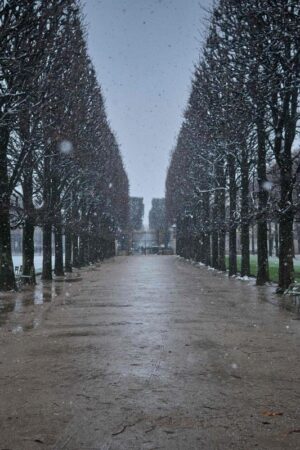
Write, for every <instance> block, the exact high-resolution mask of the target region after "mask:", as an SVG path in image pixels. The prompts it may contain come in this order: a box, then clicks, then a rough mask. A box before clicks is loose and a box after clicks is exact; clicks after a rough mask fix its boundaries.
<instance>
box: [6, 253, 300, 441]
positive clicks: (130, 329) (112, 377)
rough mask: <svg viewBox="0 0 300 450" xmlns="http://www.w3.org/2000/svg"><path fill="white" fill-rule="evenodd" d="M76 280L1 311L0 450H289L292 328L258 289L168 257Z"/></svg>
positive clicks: (297, 400) (126, 262)
mask: <svg viewBox="0 0 300 450" xmlns="http://www.w3.org/2000/svg"><path fill="white" fill-rule="evenodd" d="M80 275H81V277H82V279H81V280H78V281H77V282H59V281H56V282H53V283H51V284H46V285H44V286H42V285H39V286H38V287H37V288H36V289H35V291H34V292H33V291H31V290H27V291H26V292H25V293H22V294H17V295H16V294H14V295H12V294H10V295H6V296H4V295H2V297H0V305H1V306H0V311H2V312H0V325H1V328H0V383H1V384H0V387H1V394H0V395H1V396H0V399H1V401H0V450H36V449H47V450H48V449H52V450H54V449H55V450H62V449H64V450H65V449H66V450H92V449H93V450H96V449H97V450H100V449H101V450H140V449H148V450H150V449H151V450H154V449H168V450H176V449H178V450H185V449H187V450H192V449H195V450H196V449H197V450H198V449H212V450H219V449H220V450H224V449H236V450H243V449H247V450H252V449H255V448H257V449H267V450H271V449H272V450H273V449H280V450H285V449H293V450H294V449H300V407H299V405H300V383H299V381H300V358H299V354H300V352H299V343H300V321H299V320H298V319H299V316H298V315H297V314H296V313H293V312H288V311H286V310H283V309H282V308H280V307H279V306H278V305H277V299H276V297H275V295H271V294H270V289H268V288H259V289H257V288H256V287H254V286H252V285H251V283H248V282H241V281H237V280H232V279H228V278H227V277H225V276H224V275H222V274H219V273H217V272H215V271H214V272H213V271H209V270H207V269H206V268H201V267H194V266H193V265H191V264H188V263H187V262H185V261H183V260H181V259H178V258H176V257H168V256H137V257H128V258H127V257H122V258H116V259H115V260H114V261H110V262H106V263H104V264H103V265H101V267H100V268H90V269H89V270H83V271H81V272H80ZM272 302H273V303H274V304H272Z"/></svg>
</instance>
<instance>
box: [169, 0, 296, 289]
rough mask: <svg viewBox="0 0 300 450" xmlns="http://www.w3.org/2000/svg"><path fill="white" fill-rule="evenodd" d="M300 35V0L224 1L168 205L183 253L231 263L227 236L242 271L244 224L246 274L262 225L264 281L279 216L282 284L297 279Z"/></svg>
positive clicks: (181, 139)
mask: <svg viewBox="0 0 300 450" xmlns="http://www.w3.org/2000/svg"><path fill="white" fill-rule="evenodd" d="M299 44H300V4H299V1H298V0H276V1H275V0H274V1H273V0H272V1H270V0H254V1H253V0H244V1H243V2H240V1H238V0H219V2H218V3H217V5H216V6H215V8H214V9H213V11H212V14H211V21H210V26H209V30H208V35H207V39H206V42H205V45H204V49H203V52H202V55H201V58H200V61H199V63H198V64H197V66H196V67H195V71H194V76H193V81H192V89H191V94H190V98H189V102H188V105H187V108H186V111H185V115H184V121H183V124H182V126H181V129H180V132H179V135H178V140H177V144H176V147H175V149H174V151H173V153H172V158H171V162H170V166H169V169H168V174H167V180H166V205H167V213H168V218H169V221H170V222H173V223H174V222H176V224H177V249H178V253H179V254H180V255H183V256H185V257H189V258H194V259H196V260H198V261H202V262H203V263H205V264H209V265H212V266H213V267H215V268H218V269H220V270H225V268H226V266H225V242H226V237H227V239H228V249H229V274H230V275H234V274H236V273H237V232H239V234H240V239H241V275H249V274H250V251H249V246H250V230H251V229H252V228H253V227H254V226H255V227H256V229H257V256H258V270H257V274H256V275H257V284H259V285H260V284H264V283H265V282H267V281H268V280H269V268H268V226H269V224H270V222H273V223H275V225H276V227H278V234H279V288H280V289H282V290H283V289H285V288H287V287H288V286H289V285H290V283H291V282H292V281H293V279H294V268H293V255H294V249H293V223H294V217H295V215H296V214H297V211H298V210H299V198H296V197H295V195H294V192H295V186H296V183H297V182H298V181H299V177H298V174H299V172H300V166H299V157H298V153H299V151H298V152H297V148H296V147H295V138H296V136H297V124H298V120H299V83H300V45H299ZM274 170H275V172H276V173H277V175H278V176H277V177H274V176H272V172H274ZM269 229H270V227H269Z"/></svg>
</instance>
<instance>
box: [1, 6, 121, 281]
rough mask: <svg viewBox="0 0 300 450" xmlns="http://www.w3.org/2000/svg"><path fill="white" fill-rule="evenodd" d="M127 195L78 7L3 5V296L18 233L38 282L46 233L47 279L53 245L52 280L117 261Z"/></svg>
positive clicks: (28, 269) (10, 278) (26, 267)
mask: <svg viewBox="0 0 300 450" xmlns="http://www.w3.org/2000/svg"><path fill="white" fill-rule="evenodd" d="M128 189H129V185H128V178H127V175H126V172H125V170H124V166H123V162H122V158H121V155H120V151H119V148H118V144H117V141H116V138H115V136H114V133H113V132H112V130H111V127H110V124H109V122H108V119H107V116H106V111H105V105H104V99H103V95H102V93H101V88H100V86H99V84H98V82H97V79H96V75H95V71H94V68H93V65H92V63H91V61H90V59H89V56H88V53H87V48H86V41H85V32H84V28H83V25H82V20H81V11H80V5H79V3H78V1H77V0H49V1H47V2H41V1H39V0H21V1H19V0H18V1H16V0H0V290H9V289H13V288H15V276H14V268H13V263H12V251H11V237H10V233H11V227H12V226H21V227H22V228H23V274H24V275H31V276H32V277H33V278H34V230H35V227H37V226H40V227H42V229H43V273H42V277H43V278H44V279H46V280H49V279H51V278H52V269H53V268H52V252H53V246H54V250H55V266H54V271H55V274H56V275H63V274H64V271H65V270H68V271H70V270H72V266H73V267H79V266H81V265H84V264H87V263H89V262H93V261H96V260H98V259H103V258H104V257H108V256H111V255H112V254H113V253H114V237H115V235H116V234H117V233H119V232H120V230H121V229H125V228H126V226H127V222H128V213H129V210H128V208H129V206H128V199H129V197H128ZM53 235H54V243H53V242H52V240H53V239H52V236H53ZM63 235H64V236H65V260H63Z"/></svg>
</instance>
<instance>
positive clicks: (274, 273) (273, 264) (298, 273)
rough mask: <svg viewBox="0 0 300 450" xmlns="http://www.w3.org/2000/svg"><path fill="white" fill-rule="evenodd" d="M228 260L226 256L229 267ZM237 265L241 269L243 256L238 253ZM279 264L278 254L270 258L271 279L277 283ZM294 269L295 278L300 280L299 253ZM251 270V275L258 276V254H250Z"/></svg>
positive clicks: (295, 259)
mask: <svg viewBox="0 0 300 450" xmlns="http://www.w3.org/2000/svg"><path fill="white" fill-rule="evenodd" d="M228 260H229V257H228V256H226V267H227V268H228ZM237 265H238V270H239V271H240V270H241V256H240V255H238V257H237ZM278 266H279V260H278V258H276V256H272V257H270V258H269V271H270V279H271V281H274V282H275V283H277V282H278ZM294 269H295V279H296V281H299V282H300V256H299V255H298V256H297V257H296V258H294ZM250 271H251V276H254V277H255V276H256V272H257V256H256V255H251V256H250Z"/></svg>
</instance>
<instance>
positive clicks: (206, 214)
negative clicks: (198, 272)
mask: <svg viewBox="0 0 300 450" xmlns="http://www.w3.org/2000/svg"><path fill="white" fill-rule="evenodd" d="M202 195H203V203H202V205H203V216H202V220H203V225H202V226H203V244H202V251H203V253H202V255H203V259H202V262H203V263H204V264H205V265H206V266H210V264H211V245H210V194H209V192H205V193H203V194H202Z"/></svg>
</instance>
